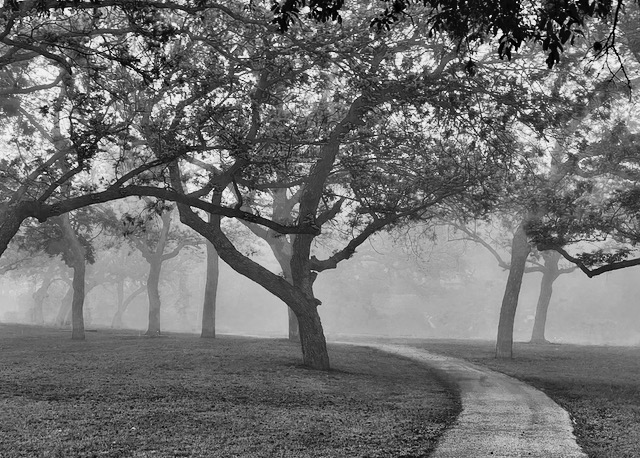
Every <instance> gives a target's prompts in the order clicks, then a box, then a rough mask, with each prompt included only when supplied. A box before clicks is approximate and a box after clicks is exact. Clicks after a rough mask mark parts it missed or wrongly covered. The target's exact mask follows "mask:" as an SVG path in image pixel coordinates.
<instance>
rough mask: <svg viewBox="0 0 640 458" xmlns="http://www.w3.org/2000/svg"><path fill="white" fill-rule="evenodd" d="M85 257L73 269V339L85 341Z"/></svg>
mask: <svg viewBox="0 0 640 458" xmlns="http://www.w3.org/2000/svg"><path fill="white" fill-rule="evenodd" d="M85 270H86V269H85V263H84V257H83V259H82V262H78V263H77V264H76V265H75V266H74V268H73V300H72V302H71V339H73V340H84V338H85V336H84V315H83V308H84V276H85Z"/></svg>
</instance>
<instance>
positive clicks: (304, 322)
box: [296, 303, 330, 371]
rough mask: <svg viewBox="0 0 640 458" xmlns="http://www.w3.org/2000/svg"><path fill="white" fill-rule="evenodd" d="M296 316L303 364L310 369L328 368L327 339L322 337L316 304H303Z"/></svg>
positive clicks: (322, 331) (325, 369)
mask: <svg viewBox="0 0 640 458" xmlns="http://www.w3.org/2000/svg"><path fill="white" fill-rule="evenodd" d="M296 308H297V307H296ZM297 318H298V324H299V326H300V327H299V329H300V343H301V344H302V360H303V362H304V365H305V366H308V367H310V368H312V369H318V370H323V371H327V370H329V368H330V366H329V353H328V352H327V341H326V339H325V337H324V330H323V329H322V322H321V321H320V315H319V314H318V308H317V306H316V305H315V304H313V303H306V304H304V305H303V306H302V310H301V311H300V312H299V313H298V315H297Z"/></svg>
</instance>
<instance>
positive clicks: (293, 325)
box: [271, 245, 300, 342]
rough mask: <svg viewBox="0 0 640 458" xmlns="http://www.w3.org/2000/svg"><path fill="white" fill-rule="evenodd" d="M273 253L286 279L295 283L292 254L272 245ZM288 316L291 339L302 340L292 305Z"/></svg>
mask: <svg viewBox="0 0 640 458" xmlns="http://www.w3.org/2000/svg"><path fill="white" fill-rule="evenodd" d="M271 249H272V250H273V253H274V254H275V255H276V259H277V260H278V263H279V264H280V268H281V269H282V275H283V276H284V279H285V280H287V282H288V283H289V284H291V285H293V275H291V255H287V254H286V253H285V252H284V250H283V249H278V248H277V247H275V246H273V245H271ZM287 316H288V318H289V320H288V321H289V327H288V334H289V340H290V341H292V342H300V326H299V324H298V318H297V317H296V314H295V312H294V311H293V310H291V308H290V307H287Z"/></svg>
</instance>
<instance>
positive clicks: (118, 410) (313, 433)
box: [0, 325, 460, 458]
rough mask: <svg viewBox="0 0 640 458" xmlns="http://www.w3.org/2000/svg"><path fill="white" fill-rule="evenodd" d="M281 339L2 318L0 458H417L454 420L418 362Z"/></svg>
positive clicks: (445, 391)
mask: <svg viewBox="0 0 640 458" xmlns="http://www.w3.org/2000/svg"><path fill="white" fill-rule="evenodd" d="M330 352H331V359H332V365H333V368H334V369H333V370H332V371H330V372H319V371H313V370H308V369H306V368H304V367H301V366H300V349H299V346H298V345H297V344H292V343H289V342H288V341H286V340H258V339H249V338H233V337H222V338H218V339H215V340H203V339H199V338H198V337H196V336H186V335H168V336H166V337H160V338H145V337H143V336H139V335H138V334H137V333H133V332H121V331H120V332H119V331H99V332H92V333H88V334H87V340H86V341H83V342H74V341H71V340H70V333H69V332H65V331H60V330H54V329H45V328H35V327H21V326H10V325H0V456H2V457H3V458H9V457H30V458H31V457H45V456H46V457H65V458H67V457H96V456H105V457H236V456H237V457H391V456H393V457H402V456H405V457H424V456H428V454H429V453H430V452H431V451H432V450H433V448H434V446H435V443H436V441H437V439H438V437H439V436H440V435H441V434H442V432H443V431H444V429H445V428H446V427H447V426H448V425H449V424H450V423H451V422H452V421H453V420H454V419H455V417H456V415H457V413H458V412H459V409H460V406H459V403H458V401H457V397H456V394H455V390H453V389H452V388H451V387H450V386H448V384H447V382H446V381H445V380H443V379H441V378H440V377H439V376H438V374H436V373H434V372H433V371H432V370H430V369H429V368H427V367H424V366H421V365H419V364H417V363H414V362H411V361H408V360H406V359H402V358H398V357H394V356H390V355H386V354H384V353H381V352H378V351H375V350H372V349H367V348H360V347H351V346H330Z"/></svg>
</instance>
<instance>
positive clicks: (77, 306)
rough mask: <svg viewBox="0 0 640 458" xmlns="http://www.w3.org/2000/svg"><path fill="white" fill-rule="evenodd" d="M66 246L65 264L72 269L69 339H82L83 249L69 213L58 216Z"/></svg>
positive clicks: (84, 266)
mask: <svg viewBox="0 0 640 458" xmlns="http://www.w3.org/2000/svg"><path fill="white" fill-rule="evenodd" d="M58 224H59V225H60V228H61V229H62V233H63V237H64V239H65V244H66V247H67V260H66V262H67V265H69V267H71V268H72V269H73V281H72V287H73V299H72V300H71V329H72V331H71V339H73V340H84V338H85V335H84V315H83V307H84V295H85V272H86V263H85V254H86V253H85V249H84V246H82V243H80V240H79V239H78V236H77V234H76V232H75V230H74V229H73V227H72V226H71V220H70V219H69V213H65V214H64V215H61V216H59V217H58Z"/></svg>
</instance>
